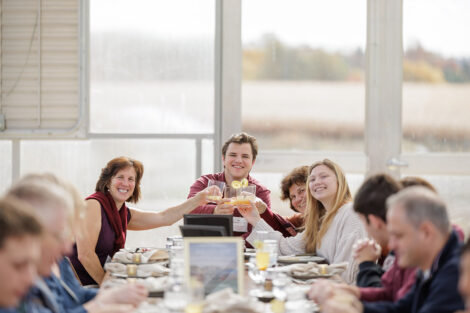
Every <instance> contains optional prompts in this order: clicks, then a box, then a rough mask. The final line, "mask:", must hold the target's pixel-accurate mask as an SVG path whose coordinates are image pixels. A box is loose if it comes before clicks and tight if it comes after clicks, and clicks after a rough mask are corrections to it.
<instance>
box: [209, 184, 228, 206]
mask: <svg viewBox="0 0 470 313" xmlns="http://www.w3.org/2000/svg"><path fill="white" fill-rule="evenodd" d="M210 186H217V187H218V188H219V190H220V194H217V193H216V192H212V193H211V194H210V195H209V196H208V197H207V199H209V200H211V201H214V202H219V201H220V200H222V194H223V192H224V189H225V183H224V182H223V181H218V180H212V179H209V182H208V184H207V187H210Z"/></svg>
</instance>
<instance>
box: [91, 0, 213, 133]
mask: <svg viewBox="0 0 470 313" xmlns="http://www.w3.org/2000/svg"><path fill="white" fill-rule="evenodd" d="M214 34H215V3H214V1H213V0H212V1H210V0H204V1H191V0H183V1H175V2H173V1H162V0H160V1H155V0H134V1H128V0H98V1H90V79H91V82H90V131H91V132H108V133H109V132H111V133H115V132H121V133H122V132H126V133H213V132H214Z"/></svg>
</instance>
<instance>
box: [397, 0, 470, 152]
mask: <svg viewBox="0 0 470 313" xmlns="http://www.w3.org/2000/svg"><path fill="white" fill-rule="evenodd" d="M469 12H470V2H469V1H464V0H436V1H426V0H404V1H403V41H404V48H405V52H404V56H403V57H404V59H403V78H404V83H403V137H404V138H403V139H404V140H403V151H404V152H420V153H423V152H470V123H469V117H470V101H469V99H470V41H469V40H468V39H467V38H469V36H470V32H469V29H470V14H469Z"/></svg>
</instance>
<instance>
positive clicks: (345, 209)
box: [336, 201, 356, 218]
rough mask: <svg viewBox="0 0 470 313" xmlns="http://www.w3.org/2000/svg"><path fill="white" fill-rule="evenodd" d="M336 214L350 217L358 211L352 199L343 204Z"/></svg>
mask: <svg viewBox="0 0 470 313" xmlns="http://www.w3.org/2000/svg"><path fill="white" fill-rule="evenodd" d="M336 214H337V215H339V216H344V217H348V218H349V216H354V215H355V214H356V212H354V209H353V203H352V201H349V202H347V203H345V204H343V205H342V206H341V207H340V208H339V209H338V212H337V213H336Z"/></svg>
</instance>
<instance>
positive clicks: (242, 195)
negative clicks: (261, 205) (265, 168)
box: [237, 185, 256, 205]
mask: <svg viewBox="0 0 470 313" xmlns="http://www.w3.org/2000/svg"><path fill="white" fill-rule="evenodd" d="M239 189H240V192H239V194H238V195H237V202H238V205H250V202H254V201H255V200H256V185H248V186H246V187H241V188H239Z"/></svg>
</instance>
